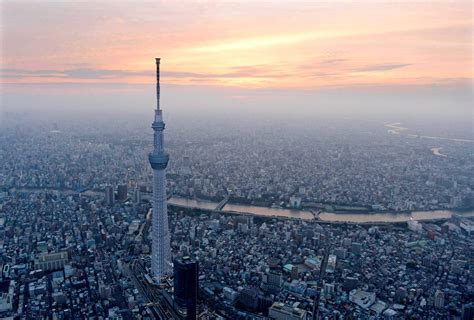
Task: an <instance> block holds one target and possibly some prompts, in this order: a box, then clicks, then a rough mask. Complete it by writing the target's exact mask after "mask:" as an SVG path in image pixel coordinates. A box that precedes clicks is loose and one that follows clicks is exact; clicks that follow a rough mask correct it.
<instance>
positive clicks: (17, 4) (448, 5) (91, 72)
mask: <svg viewBox="0 0 474 320" xmlns="http://www.w3.org/2000/svg"><path fill="white" fill-rule="evenodd" d="M1 11H2V61H1V68H2V70H1V71H2V72H1V81H2V83H152V82H153V81H154V57H158V56H160V57H161V58H162V73H163V78H164V81H166V83H169V84H177V85H209V86H237V87H244V88H298V89H314V88H320V87H334V86H335V87H351V86H370V85H375V86H387V85H433V84H456V83H469V82H470V81H471V79H472V50H473V43H472V39H473V38H472V22H473V21H472V2H471V1H462V0H461V1H421V2H411V1H335V2H309V1H308V2H294V1H287V2H283V1H273V2H272V1H264V2H259V3H254V2H252V1H235V2H228V1H224V2H222V1H156V2H149V1H147V2H140V1H138V2H131V1H123V2H121V1H117V2H113V1H90V2H84V1H78V2H73V1H56V2H43V1H2V3H1Z"/></svg>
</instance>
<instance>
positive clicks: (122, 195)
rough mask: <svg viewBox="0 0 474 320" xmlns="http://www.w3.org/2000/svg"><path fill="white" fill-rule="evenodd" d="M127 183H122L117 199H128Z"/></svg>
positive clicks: (118, 189)
mask: <svg viewBox="0 0 474 320" xmlns="http://www.w3.org/2000/svg"><path fill="white" fill-rule="evenodd" d="M127 193H128V189H127V185H126V184H121V185H119V186H118V188H117V200H119V201H125V200H127Z"/></svg>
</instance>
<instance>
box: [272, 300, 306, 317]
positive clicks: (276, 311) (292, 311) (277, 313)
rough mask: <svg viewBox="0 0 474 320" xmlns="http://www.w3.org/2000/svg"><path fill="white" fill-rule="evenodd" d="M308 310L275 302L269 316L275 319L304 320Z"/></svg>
mask: <svg viewBox="0 0 474 320" xmlns="http://www.w3.org/2000/svg"><path fill="white" fill-rule="evenodd" d="M306 316H307V312H306V311H305V310H302V309H299V308H292V307H290V306H289V305H286V304H284V303H281V302H275V303H273V305H272V306H271V307H270V309H269V311H268V317H269V318H270V319H275V320H304V319H306Z"/></svg>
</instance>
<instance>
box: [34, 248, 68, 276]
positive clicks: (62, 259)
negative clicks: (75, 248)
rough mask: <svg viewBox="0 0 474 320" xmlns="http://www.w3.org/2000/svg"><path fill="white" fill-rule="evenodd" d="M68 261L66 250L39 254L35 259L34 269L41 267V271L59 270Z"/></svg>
mask: <svg viewBox="0 0 474 320" xmlns="http://www.w3.org/2000/svg"><path fill="white" fill-rule="evenodd" d="M67 261H68V254H67V252H65V251H63V252H57V253H48V254H41V255H40V256H39V257H38V258H36V260H35V269H41V270H43V271H53V270H59V269H62V268H63V267H64V265H65V264H66V262H67Z"/></svg>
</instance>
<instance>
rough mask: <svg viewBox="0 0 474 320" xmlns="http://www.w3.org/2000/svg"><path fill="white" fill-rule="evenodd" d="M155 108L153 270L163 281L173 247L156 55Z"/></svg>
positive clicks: (158, 64) (167, 272)
mask: <svg viewBox="0 0 474 320" xmlns="http://www.w3.org/2000/svg"><path fill="white" fill-rule="evenodd" d="M156 101H157V105H156V110H155V121H154V122H153V124H152V128H153V131H154V135H153V152H151V153H150V154H149V160H150V164H151V167H152V168H153V220H152V239H153V240H152V254H151V269H152V272H153V276H154V277H156V278H157V279H158V280H161V279H162V278H163V276H165V275H168V274H170V273H171V248H170V234H169V229H168V210H167V205H166V176H165V169H166V166H167V165H168V159H169V157H168V154H166V153H165V151H164V141H163V131H164V129H165V123H164V122H163V117H162V111H161V109H160V58H156Z"/></svg>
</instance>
